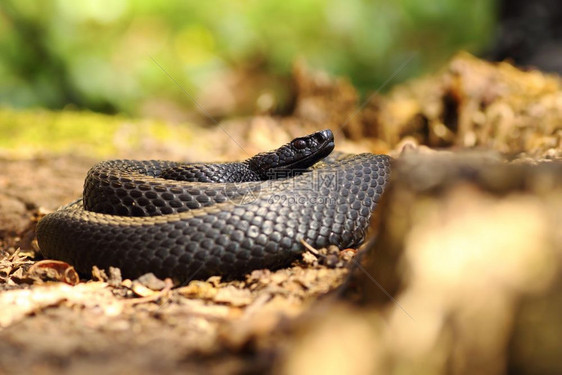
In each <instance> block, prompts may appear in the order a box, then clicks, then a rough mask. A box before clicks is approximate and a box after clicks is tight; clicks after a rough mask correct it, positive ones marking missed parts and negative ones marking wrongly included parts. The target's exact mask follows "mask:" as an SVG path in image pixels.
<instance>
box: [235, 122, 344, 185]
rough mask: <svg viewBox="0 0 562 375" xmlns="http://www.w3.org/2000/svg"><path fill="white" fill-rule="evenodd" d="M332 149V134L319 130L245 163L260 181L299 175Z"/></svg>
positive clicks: (329, 131) (328, 131) (258, 155)
mask: <svg viewBox="0 0 562 375" xmlns="http://www.w3.org/2000/svg"><path fill="white" fill-rule="evenodd" d="M333 149H334V134H333V133H332V131H331V130H329V129H326V130H321V131H318V132H315V133H312V134H309V135H307V136H304V137H299V138H295V139H293V140H292V141H291V142H289V143H287V144H285V145H283V146H281V147H279V148H278V149H276V150H273V151H269V152H263V153H260V154H257V155H256V156H254V157H252V158H250V159H248V160H247V161H246V162H247V163H248V164H249V166H250V168H251V169H252V170H254V171H255V172H256V173H257V174H258V175H260V176H261V178H262V179H264V180H267V179H272V178H277V177H280V176H281V177H282V176H287V175H288V174H290V173H300V172H302V171H304V170H305V169H307V168H309V167H311V166H312V165H314V164H316V163H317V162H319V161H320V160H322V159H324V158H325V157H326V156H328V155H329V154H330V153H331V152H332V150H333Z"/></svg>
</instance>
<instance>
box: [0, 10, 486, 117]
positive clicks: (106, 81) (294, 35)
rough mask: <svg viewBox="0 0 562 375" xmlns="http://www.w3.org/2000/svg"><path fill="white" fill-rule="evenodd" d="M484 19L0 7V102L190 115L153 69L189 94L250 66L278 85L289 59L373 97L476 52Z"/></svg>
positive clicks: (416, 13)
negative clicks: (174, 109) (174, 108)
mask: <svg viewBox="0 0 562 375" xmlns="http://www.w3.org/2000/svg"><path fill="white" fill-rule="evenodd" d="M494 14H495V1H494V0H472V1H466V0H432V1H420V0H395V1H392V0H372V1H366V0H347V1H346V0H325V1H321V0H284V1H279V0H217V1H181V0H174V1H171V0H169V1H163V2H159V1H153V0H81V1H73V0H44V1H37V0H2V1H0V105H4V106H9V107H16V108H25V107H47V108H64V107H65V106H68V105H69V104H71V105H73V106H75V107H78V108H89V109H92V110H95V111H102V112H109V113H112V112H123V113H126V114H129V115H138V114H139V113H140V112H141V110H142V107H143V105H146V103H147V101H149V100H150V99H151V98H160V99H162V100H167V101H169V102H172V103H176V104H177V105H179V106H183V107H188V106H192V105H193V103H191V102H190V101H189V100H188V99H187V98H186V97H185V94H184V93H183V92H182V90H180V89H179V88H178V86H177V85H176V84H174V83H173V82H172V81H171V80H170V78H169V77H168V76H167V75H166V74H165V73H164V72H163V71H162V70H161V69H160V67H159V66H158V65H157V64H156V63H155V61H157V62H158V64H160V65H161V66H162V67H163V68H164V69H165V70H166V72H167V73H169V75H170V76H171V77H173V78H174V79H175V80H176V81H177V83H178V84H179V85H181V86H182V87H183V88H184V89H185V90H187V91H188V92H190V93H191V94H193V95H194V96H197V95H198V93H199V92H200V90H201V89H202V88H203V87H204V86H205V85H206V84H208V82H209V81H210V80H211V79H212V78H213V77H217V76H220V75H221V74H225V73H227V72H229V71H234V70H236V69H239V68H240V67H241V66H244V65H245V64H251V63H252V62H255V61H259V62H260V64H259V67H260V69H261V70H263V71H264V73H265V74H267V75H271V76H276V77H287V76H288V75H289V74H290V71H291V67H292V64H293V62H294V61H295V59H297V58H304V59H305V61H307V62H308V64H309V65H310V66H311V67H313V68H319V69H325V70H327V71H328V72H329V73H332V74H336V75H343V76H347V77H349V78H350V79H351V80H352V82H353V83H354V84H355V85H356V86H358V87H359V88H360V89H361V90H362V91H363V92H367V91H374V90H377V89H378V88H380V86H381V85H383V84H384V83H385V82H386V81H388V80H391V83H392V84H394V83H396V82H399V81H402V80H405V79H407V78H409V77H412V76H414V75H418V74H420V73H422V72H427V71H432V70H434V69H436V68H438V67H439V66H441V65H442V64H443V63H444V62H445V60H446V59H447V58H448V57H450V55H452V54H453V53H454V52H456V51H458V50H459V49H465V50H468V51H471V52H478V51H481V50H482V49H483V48H485V47H486V46H487V45H488V43H489V42H490V38H491V36H492V32H493V28H494ZM401 66H403V67H404V68H403V69H400V67H401ZM249 84H251V83H249ZM387 87H388V86H385V88H387Z"/></svg>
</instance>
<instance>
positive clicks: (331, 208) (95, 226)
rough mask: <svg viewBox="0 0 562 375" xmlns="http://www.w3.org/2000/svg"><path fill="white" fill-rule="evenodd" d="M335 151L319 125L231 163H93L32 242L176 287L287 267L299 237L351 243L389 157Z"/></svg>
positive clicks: (358, 236) (65, 256) (316, 242)
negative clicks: (76, 196) (72, 196)
mask: <svg viewBox="0 0 562 375" xmlns="http://www.w3.org/2000/svg"><path fill="white" fill-rule="evenodd" d="M333 147H334V142H333V135H332V133H331V131H329V130H324V131H321V132H317V133H314V134H311V135H309V136H306V137H302V138H297V139H295V140H293V141H292V142H290V143H288V144H287V145H284V146H282V147H280V148H279V149H277V150H274V151H271V152H268V153H263V154H258V155H256V156H254V157H253V158H250V159H248V160H246V161H244V162H238V163H209V164H202V163H196V164H186V163H176V162H169V161H130V160H114V161H107V162H102V163H100V164H98V165H96V166H94V167H93V168H92V169H91V170H90V171H89V172H88V176H87V178H86V182H85V184H84V196H83V198H82V199H80V200H78V201H76V202H73V203H71V204H69V205H67V206H65V207H62V208H60V209H59V210H57V211H55V212H53V213H51V214H48V215H47V216H45V217H44V218H43V219H42V220H41V221H40V222H39V224H38V227H37V239H38V243H39V247H40V249H41V252H42V254H43V255H44V256H45V257H47V258H54V259H60V260H63V261H66V262H68V263H70V264H72V265H74V266H75V267H76V269H77V270H78V271H79V272H81V273H84V274H88V273H90V272H91V269H92V266H94V265H95V266H98V267H100V268H103V269H107V268H109V267H110V266H113V267H118V268H120V269H121V272H122V274H123V276H125V277H129V278H134V277H138V276H140V275H142V274H145V273H148V272H152V273H154V274H155V275H156V276H158V277H160V278H164V277H171V278H173V279H175V280H176V281H178V282H183V283H185V282H187V281H189V280H191V279H203V278H207V277H209V276H212V275H222V276H226V277H240V276H242V275H244V274H246V273H248V272H249V271H252V270H254V269H260V268H270V269H275V268H279V267H284V266H287V265H289V264H290V263H291V262H292V261H294V260H295V259H296V258H298V257H299V255H300V254H301V253H302V252H303V250H304V246H303V244H302V243H301V240H304V241H306V242H307V243H308V244H310V245H311V246H314V247H317V248H321V247H325V246H328V245H336V246H338V247H340V248H346V247H354V246H358V245H359V244H360V243H361V242H362V241H363V239H364V237H365V232H366V230H367V227H368V224H369V220H370V217H371V214H372V212H373V211H374V209H375V207H376V204H377V202H378V201H379V198H380V197H381V195H382V193H383V191H384V187H385V185H386V184H387V182H388V180H389V176H390V158H389V157H388V156H386V155H373V154H358V155H352V154H342V153H332V154H330V152H331V151H332V149H333ZM328 154H330V155H329V156H328ZM320 160H321V161H320ZM172 178H173V179H172Z"/></svg>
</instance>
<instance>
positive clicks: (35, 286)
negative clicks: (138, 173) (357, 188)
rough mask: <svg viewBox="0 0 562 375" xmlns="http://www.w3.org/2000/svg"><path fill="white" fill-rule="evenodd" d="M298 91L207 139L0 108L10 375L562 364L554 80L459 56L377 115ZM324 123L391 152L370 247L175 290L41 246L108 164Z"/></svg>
mask: <svg viewBox="0 0 562 375" xmlns="http://www.w3.org/2000/svg"><path fill="white" fill-rule="evenodd" d="M294 81H295V82H294V83H295V87H296V91H295V94H294V95H295V105H294V108H293V109H292V110H291V114H289V115H287V116H283V117H281V116H271V115H269V114H265V113H264V114H261V115H257V116H254V117H250V118H242V119H235V120H229V121H223V122H221V123H220V124H219V125H218V126H213V127H194V126H193V125H189V126H187V125H185V124H171V123H163V122H158V121H149V120H131V119H125V118H121V117H119V116H104V115H98V114H92V113H86V112H83V113H82V112H71V111H64V112H60V113H52V112H48V111H24V112H16V111H11V110H7V109H3V110H1V111H0V131H1V132H3V133H6V136H7V137H10V142H7V143H6V144H2V143H0V146H1V147H2V148H0V150H2V151H1V152H0V170H1V171H2V172H1V173H0V309H1V312H0V374H30V373H32V374H58V375H60V374H89V373H101V372H103V373H105V374H129V373H135V374H145V373H146V374H151V373H159V374H180V373H191V372H197V373H198V372H204V373H225V372H226V373H263V372H274V373H287V374H293V373H322V374H331V373H334V374H336V373H338V374H339V373H355V374H363V373H364V374H371V373H378V372H381V373H390V372H398V371H401V372H405V373H413V372H417V373H432V374H433V373H445V372H455V373H474V372H477V373H481V374H499V373H503V372H505V371H508V370H517V371H519V372H520V373H527V372H529V373H533V372H536V371H537V370H540V371H542V372H543V373H548V372H552V373H556V372H557V371H558V372H559V371H562V365H560V364H559V361H558V356H557V353H558V352H559V349H560V348H561V347H562V342H560V337H562V318H561V317H562V314H561V312H562V293H561V292H559V291H560V290H562V289H560V288H559V286H560V285H561V284H562V235H560V233H561V232H560V230H559V228H560V223H562V161H561V160H562V126H561V125H560V124H562V81H561V80H560V78H559V77H557V76H552V75H544V74H542V73H541V72H538V71H532V70H531V71H520V70H518V69H516V68H514V67H512V66H511V65H509V64H506V63H501V64H489V63H486V62H483V61H480V60H478V59H475V58H473V57H472V56H469V55H466V54H460V55H458V56H457V57H455V58H454V59H453V60H452V61H451V62H450V63H449V64H448V65H447V66H446V67H445V68H444V69H443V70H442V71H441V72H438V73H436V74H435V75H433V76H429V77H425V78H422V79H418V80H415V81H412V82H409V83H406V84H403V85H400V86H397V87H395V88H394V89H393V90H392V91H391V92H390V93H388V94H387V95H384V96H381V95H378V94H375V95H372V96H371V97H369V99H368V101H367V102H366V103H365V104H364V105H361V103H360V102H359V97H358V94H357V92H356V91H355V89H354V88H353V87H352V86H351V85H350V84H349V83H348V82H347V81H345V80H342V79H335V78H331V77H328V76H326V75H325V74H322V73H317V72H310V71H307V70H306V69H305V68H304V67H302V66H297V67H296V68H295V73H294ZM76 124H81V125H80V126H82V127H88V128H90V129H97V130H95V131H89V132H88V136H87V137H86V138H84V139H82V138H81V135H80V132H83V130H81V131H77V130H75V129H74V128H75V127H76ZM324 128H330V129H332V130H333V131H334V133H335V136H336V149H339V150H342V151H348V152H374V153H388V154H390V155H391V156H393V157H395V159H396V163H395V165H394V166H393V177H392V183H391V186H390V188H389V189H388V192H387V193H386V194H385V198H384V200H383V202H382V204H381V206H380V207H379V208H378V209H377V212H376V214H375V217H374V219H373V222H372V224H371V231H370V235H369V237H368V239H367V244H366V245H365V246H364V247H363V248H361V249H359V250H357V249H345V250H342V251H336V250H334V249H324V250H321V252H320V254H318V253H315V252H305V253H303V257H302V259H301V260H298V261H297V262H295V263H294V264H293V265H292V266H291V267H289V268H286V269H281V270H277V271H269V270H257V271H254V272H252V273H251V274H249V275H246V277H245V278H244V279H242V280H237V281H229V282H225V281H222V280H221V279H220V278H219V277H212V278H209V279H207V280H200V281H192V282H190V283H189V284H188V285H185V286H179V287H178V286H174V285H173V284H172V283H171V282H170V281H169V280H159V279H157V278H155V277H154V276H151V275H146V276H144V277H142V278H140V279H137V280H128V279H123V278H121V275H120V273H119V272H118V271H115V270H114V271H113V272H101V271H100V272H95V273H94V277H93V278H92V279H81V280H80V279H78V276H77V275H76V274H74V273H73V270H72V268H71V267H69V266H68V265H66V264H60V263H57V262H53V261H50V260H44V259H42V257H41V255H40V251H39V249H38V247H37V244H36V241H34V228H35V224H36V223H37V221H38V220H39V219H40V218H41V217H42V216H43V215H44V214H46V213H48V212H51V211H53V210H55V209H56V208H57V207H59V206H60V205H62V204H65V203H68V202H70V201H72V200H75V199H76V198H77V197H80V196H81V193H82V184H83V179H84V176H85V174H86V172H87V170H88V169H89V168H90V167H91V166H92V165H93V164H95V163H96V162H97V161H99V160H102V159H107V158H133V159H134V158H136V159H150V158H158V159H170V160H187V161H213V160H239V159H245V158H246V157H248V156H250V155H253V154H255V153H257V152H261V151H266V150H270V149H273V148H276V147H277V146H279V145H281V144H283V143H285V142H287V141H289V140H290V139H292V138H294V137H296V136H301V135H303V134H308V133H310V132H312V131H315V130H319V129H324ZM8 130H9V132H8ZM540 371H539V372H540Z"/></svg>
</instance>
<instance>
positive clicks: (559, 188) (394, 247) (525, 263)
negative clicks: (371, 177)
mask: <svg viewBox="0 0 562 375" xmlns="http://www.w3.org/2000/svg"><path fill="white" fill-rule="evenodd" d="M379 214H380V216H381V217H380V218H379V220H378V223H380V224H379V225H378V227H377V228H376V230H377V233H378V238H377V241H376V242H375V243H374V245H373V246H372V247H371V248H370V249H369V250H368V253H367V255H366V258H365V263H364V268H359V269H357V270H356V271H355V274H354V279H353V282H352V283H351V284H353V285H356V286H357V285H359V286H360V287H361V288H362V289H361V290H362V294H361V296H362V300H363V302H364V303H365V305H366V306H367V307H370V308H371V309H374V310H371V311H376V312H377V313H376V315H378V316H380V317H382V318H384V319H385V321H386V324H385V325H383V326H382V327H379V328H377V329H375V330H373V331H372V332H371V334H372V335H373V336H374V337H375V338H377V340H380V342H382V343H383V344H382V345H383V348H382V349H380V348H379V349H380V350H382V351H383V352H384V353H385V354H384V356H383V357H382V358H379V356H378V357H376V358H375V357H374V358H373V360H374V361H377V363H376V364H375V365H376V366H375V367H376V368H380V367H381V366H383V365H384V366H386V367H384V366H383V368H385V369H386V370H385V371H387V372H389V373H391V372H403V373H431V374H439V373H454V374H470V373H478V374H500V373H504V372H505V371H506V370H507V369H509V370H511V371H514V372H519V373H537V370H540V371H539V372H540V373H559V371H560V365H559V363H558V362H559V361H558V358H557V357H558V353H559V350H560V344H561V343H560V339H559V338H560V334H559V333H560V332H562V328H561V327H562V319H561V318H560V317H561V316H562V303H561V302H560V301H562V292H560V285H561V283H562V269H561V267H560V265H561V263H560V260H561V259H562V232H561V230H560V225H561V223H562V163H559V162H558V163H557V162H544V163H539V164H537V165H532V164H531V163H526V162H517V163H514V162H511V163H508V162H505V161H502V160H501V159H500V158H499V157H498V156H497V155H496V154H486V155H482V154H479V153H476V154H475V153H468V154H466V153H461V154H453V153H450V152H447V153H429V154H423V153H419V152H408V153H406V154H405V155H403V157H401V158H400V159H399V160H397V161H396V163H395V165H394V169H393V176H392V183H391V186H390V188H389V189H388V191H387V193H386V196H385V197H384V199H383V202H382V205H381V206H379ZM379 349H377V350H379Z"/></svg>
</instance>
